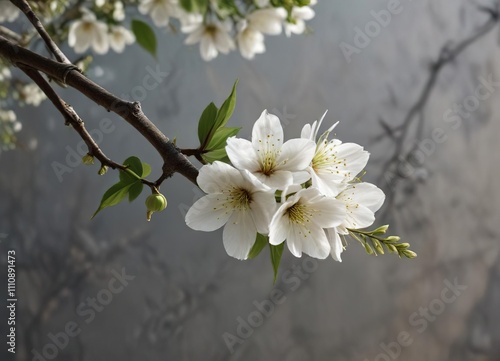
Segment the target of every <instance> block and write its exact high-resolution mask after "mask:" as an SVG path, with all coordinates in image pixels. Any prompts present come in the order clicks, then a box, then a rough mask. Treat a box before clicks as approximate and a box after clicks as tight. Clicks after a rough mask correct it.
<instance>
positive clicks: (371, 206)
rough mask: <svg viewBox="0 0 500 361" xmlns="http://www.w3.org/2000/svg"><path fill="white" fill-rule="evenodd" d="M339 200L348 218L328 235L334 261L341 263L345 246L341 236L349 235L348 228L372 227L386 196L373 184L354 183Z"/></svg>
mask: <svg viewBox="0 0 500 361" xmlns="http://www.w3.org/2000/svg"><path fill="white" fill-rule="evenodd" d="M337 199H338V200H339V201H341V202H342V203H343V204H344V205H345V207H346V211H347V213H346V217H345V218H344V220H343V221H342V223H341V224H340V225H339V226H337V227H335V228H329V229H327V235H328V241H329V242H330V246H331V255H332V257H333V259H335V260H336V261H339V262H341V261H342V259H341V258H340V254H341V253H342V251H343V246H342V241H341V239H340V234H342V235H347V234H349V231H348V228H350V229H363V228H366V227H369V226H371V225H372V224H373V222H374V221H375V212H376V211H378V210H379V209H380V207H381V206H382V204H383V203H384V200H385V194H384V192H383V191H382V190H381V189H379V188H378V187H377V186H375V185H373V184H370V183H352V184H349V185H348V186H347V188H346V189H344V190H343V191H342V192H341V193H340V194H339V195H338V196H337Z"/></svg>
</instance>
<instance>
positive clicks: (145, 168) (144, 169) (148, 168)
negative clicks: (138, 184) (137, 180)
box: [141, 163, 151, 178]
mask: <svg viewBox="0 0 500 361" xmlns="http://www.w3.org/2000/svg"><path fill="white" fill-rule="evenodd" d="M150 174H151V166H150V165H149V164H148V163H142V174H141V177H142V178H146V177H147V176H148V175H150Z"/></svg>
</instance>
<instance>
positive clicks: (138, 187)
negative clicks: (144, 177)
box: [128, 181, 144, 202]
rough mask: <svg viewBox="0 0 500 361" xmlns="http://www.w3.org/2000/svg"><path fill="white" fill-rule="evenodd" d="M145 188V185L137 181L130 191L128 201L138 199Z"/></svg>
mask: <svg viewBox="0 0 500 361" xmlns="http://www.w3.org/2000/svg"><path fill="white" fill-rule="evenodd" d="M143 188H144V184H142V182H141V181H137V182H135V183H134V184H132V186H131V187H130V189H129V191H128V201H129V202H133V201H134V200H135V199H136V198H137V197H139V196H140V195H141V193H142V189H143Z"/></svg>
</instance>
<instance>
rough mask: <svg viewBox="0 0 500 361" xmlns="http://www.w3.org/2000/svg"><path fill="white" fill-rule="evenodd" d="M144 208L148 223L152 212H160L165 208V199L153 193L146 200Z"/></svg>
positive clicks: (161, 195) (159, 194)
mask: <svg viewBox="0 0 500 361" xmlns="http://www.w3.org/2000/svg"><path fill="white" fill-rule="evenodd" d="M146 208H147V209H148V212H147V219H148V222H149V221H150V220H151V216H152V215H153V213H154V212H161V211H163V210H164V209H165V208H167V199H166V198H165V196H164V195H163V194H161V193H153V194H151V195H150V196H149V197H148V198H147V199H146Z"/></svg>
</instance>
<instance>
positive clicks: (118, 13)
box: [113, 1, 125, 21]
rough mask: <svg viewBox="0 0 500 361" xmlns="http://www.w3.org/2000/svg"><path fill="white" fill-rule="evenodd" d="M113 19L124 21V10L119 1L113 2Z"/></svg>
mask: <svg viewBox="0 0 500 361" xmlns="http://www.w3.org/2000/svg"><path fill="white" fill-rule="evenodd" d="M113 19H115V20H116V21H123V20H125V10H124V9H123V3H122V2H121V1H115V4H114V10H113Z"/></svg>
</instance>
